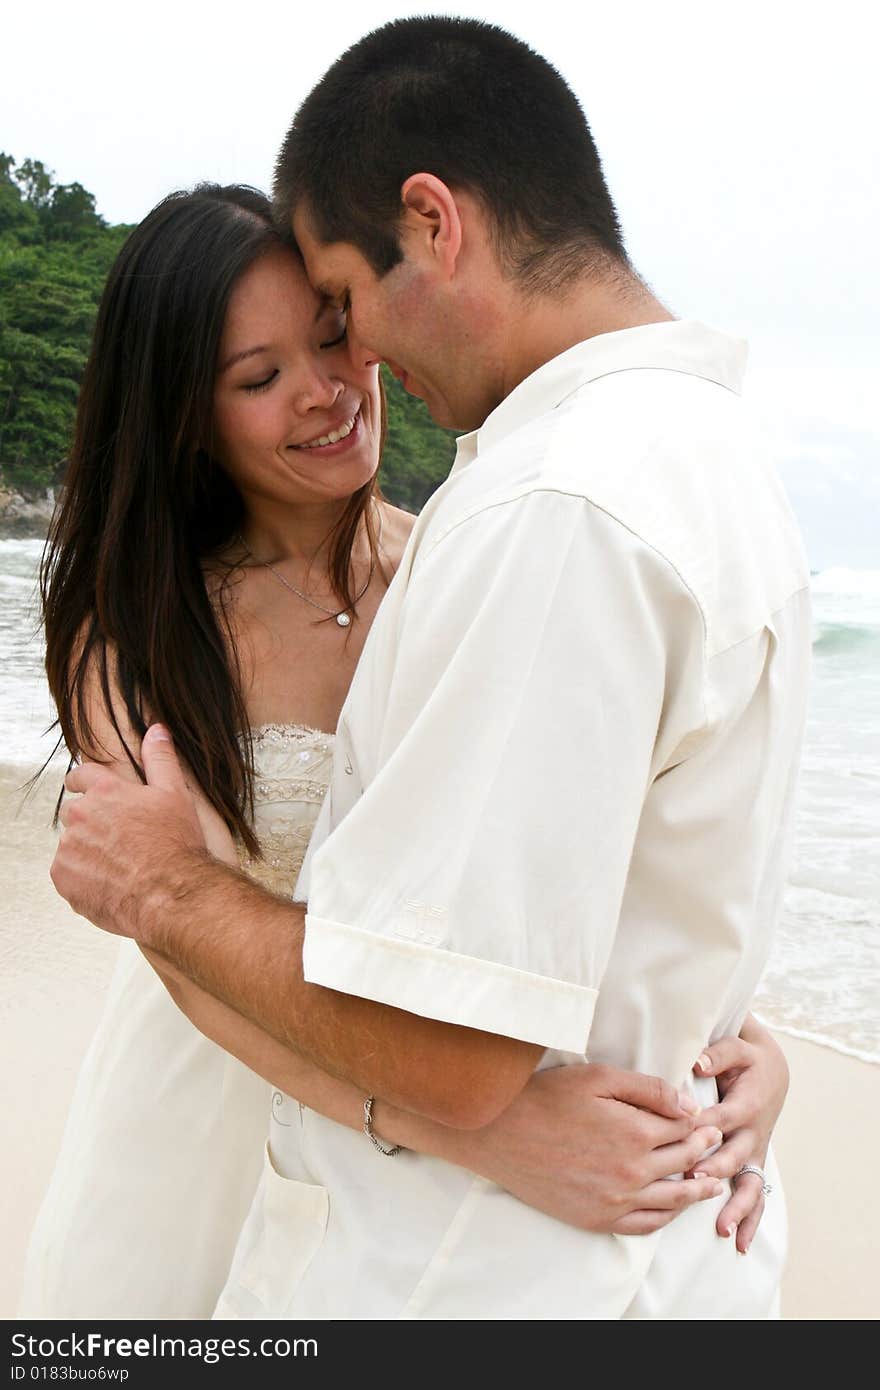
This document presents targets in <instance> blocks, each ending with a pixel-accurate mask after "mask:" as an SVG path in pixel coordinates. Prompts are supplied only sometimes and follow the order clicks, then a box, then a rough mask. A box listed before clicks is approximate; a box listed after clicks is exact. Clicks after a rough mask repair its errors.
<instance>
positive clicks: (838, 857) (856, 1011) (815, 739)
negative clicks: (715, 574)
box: [0, 540, 880, 1062]
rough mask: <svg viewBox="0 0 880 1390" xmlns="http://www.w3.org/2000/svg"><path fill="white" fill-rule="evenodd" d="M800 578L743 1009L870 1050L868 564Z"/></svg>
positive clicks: (877, 579) (29, 636)
mask: <svg viewBox="0 0 880 1390" xmlns="http://www.w3.org/2000/svg"><path fill="white" fill-rule="evenodd" d="M41 551H42V542H41V541H36V540H0V763H6V764H15V765H17V766H19V767H20V768H21V769H22V780H24V779H25V778H26V777H27V776H28V775H29V773H30V772H31V771H32V770H33V769H34V768H35V767H36V766H37V765H39V763H40V762H42V761H43V759H44V758H46V757H47V756H48V754H49V753H50V752H51V750H52V746H53V741H54V739H53V737H52V736H49V735H47V734H46V732H45V731H46V730H47V728H48V726H49V725H50V723H51V721H52V718H53V712H52V706H51V701H50V699H49V694H48V691H47V689H46V684H45V680H44V677H43V670H42V643H41V640H40V636H39V630H38V624H37V616H36V607H35V581H36V572H37V565H38V563H39V557H40V553H41ZM812 589H813V605H814V637H813V658H814V660H813V682H812V691H811V698H810V711H809V720H808V726H807V732H806V740H805V746H804V756H803V765H802V774H801V786H800V797H799V813H798V820H797V826H796V836H795V847H794V857H793V863H792V869H791V876H790V881H789V884H788V889H787V892H786V896H785V907H784V912H783V916H782V920H781V923H780V926H779V931H778V934H777V940H776V945H775V948H774V951H773V955H772V957H771V959H770V962H769V965H768V968H767V970H766V972H765V976H764V980H763V982H762V986H761V989H760V992H759V997H758V1000H757V1006H756V1007H757V1011H758V1012H759V1014H760V1015H761V1017H762V1018H764V1019H765V1020H766V1021H767V1022H768V1023H771V1024H772V1025H773V1026H774V1027H776V1028H781V1029H783V1030H784V1031H787V1032H790V1033H792V1034H794V1035H795V1036H799V1037H805V1038H809V1039H811V1040H813V1041H815V1042H818V1043H822V1044H824V1045H826V1046H829V1047H833V1048H836V1049H837V1050H839V1051H841V1052H846V1053H849V1054H851V1055H853V1056H856V1057H861V1058H862V1059H864V1060H865V1061H871V1062H880V571H874V570H848V569H830V570H826V571H823V572H822V573H820V574H817V575H814V576H813V580H812ZM62 768H63V763H62V762H61V760H60V758H59V761H58V770H59V772H60V771H61V769H62ZM53 775H55V774H53Z"/></svg>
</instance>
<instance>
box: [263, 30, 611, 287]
mask: <svg viewBox="0 0 880 1390" xmlns="http://www.w3.org/2000/svg"><path fill="white" fill-rule="evenodd" d="M421 172H426V173H431V174H435V175H436V176H437V177H438V178H440V179H442V180H443V181H444V182H445V183H447V184H448V185H449V186H450V188H452V189H463V190H467V191H468V192H469V193H470V194H472V195H474V196H476V197H477V198H478V199H479V200H480V201H481V202H482V204H483V206H484V208H485V209H486V211H487V213H488V214H489V216H490V220H491V223H492V226H493V231H494V234H495V235H494V243H495V248H496V252H497V254H498V257H499V261H500V263H501V265H502V267H503V268H504V269H505V271H506V272H507V273H509V274H510V275H511V276H513V277H514V278H515V279H517V280H518V281H519V282H520V283H521V284H522V285H523V286H524V287H525V288H528V289H531V290H536V291H548V290H554V289H558V288H559V287H561V286H562V285H564V284H565V283H566V282H567V281H569V280H570V279H572V278H573V277H575V276H578V275H580V274H583V273H584V272H585V271H587V270H590V269H593V268H595V267H596V266H597V265H606V266H607V265H608V264H609V262H610V263H611V264H612V265H615V266H616V268H617V269H618V270H620V269H621V266H627V265H628V262H627V257H626V249H625V247H624V244H623V237H622V234H621V230H620V224H619V222H618V219H617V212H616V210H615V207H614V203H613V202H612V199H611V195H610V193H609V191H608V186H607V184H606V182H605V177H604V175H603V173H602V165H601V162H600V160H599V154H598V151H597V150H596V146H595V144H594V142H593V137H592V135H591V134H590V128H589V126H588V125H587V121H586V118H585V116H584V113H583V111H582V110H581V107H580V105H579V103H578V100H577V98H576V97H575V95H574V93H573V92H572V91H571V89H570V88H569V87H568V85H567V84H566V82H565V81H564V80H563V78H562V77H561V76H560V75H559V73H558V72H557V71H556V69H555V68H554V67H552V66H551V64H550V63H548V62H547V61H546V59H544V58H542V57H540V56H539V55H538V54H537V53H534V52H533V51H532V50H531V49H530V48H529V47H528V46H527V45H526V44H524V43H522V42H521V41H520V40H519V39H516V38H514V37H513V36H512V35H510V34H508V33H505V31H504V30H503V29H498V28H496V27H495V26H494V25H491V24H485V23H482V22H481V21H479V20H471V19H452V18H443V17H436V16H430V17H425V18H415V19H400V20H395V21H394V22H393V23H391V24H386V25H385V26H383V28H381V29H377V30H375V31H374V32H373V33H371V34H367V35H366V37H365V38H363V39H361V40H360V41H359V42H358V43H356V44H355V45H354V46H353V47H352V48H350V49H349V50H348V51H347V52H346V53H344V54H343V55H342V57H341V58H339V59H338V60H337V61H336V62H335V63H334V64H333V66H332V67H331V68H330V69H329V71H328V72H327V73H326V74H325V76H324V77H323V78H322V80H321V81H320V82H319V83H318V85H317V86H316V87H315V88H314V90H313V91H312V92H311V93H310V95H309V96H308V97H307V98H306V100H305V101H304V102H303V104H302V106H301V107H300V109H299V111H298V112H297V114H296V117H295V118H294V122H293V125H292V126H291V128H290V130H289V132H288V134H287V138H286V140H285V142H284V145H283V148H282V150H281V154H280V155H279V157H278V164H277V166H276V172H275V186H274V199H275V214H276V217H277V218H278V219H279V221H280V223H281V224H282V225H283V226H284V227H285V228H286V229H287V230H288V231H289V228H290V220H291V217H292V215H293V212H294V210H295V209H296V207H297V206H298V205H299V204H300V203H303V204H305V206H306V207H307V208H308V210H309V213H310V215H311V218H312V221H313V223H314V229H315V231H316V233H317V235H318V238H319V240H321V241H322V242H324V243H328V242H335V241H345V242H349V243H351V244H352V245H354V246H356V247H357V248H358V249H359V250H360V251H361V253H362V254H363V255H364V257H365V258H366V259H367V261H368V262H369V263H370V265H371V266H372V267H373V269H374V270H375V271H376V273H377V274H378V275H384V274H385V273H386V272H387V271H389V270H391V269H392V267H393V266H395V265H396V264H397V263H398V262H399V261H400V260H401V259H402V253H401V249H400V236H399V224H400V220H401V217H402V215H403V211H404V209H403V205H402V203H401V199H400V190H401V186H402V184H403V183H404V182H405V181H406V179H407V178H408V177H409V176H410V175H411V174H415V173H421Z"/></svg>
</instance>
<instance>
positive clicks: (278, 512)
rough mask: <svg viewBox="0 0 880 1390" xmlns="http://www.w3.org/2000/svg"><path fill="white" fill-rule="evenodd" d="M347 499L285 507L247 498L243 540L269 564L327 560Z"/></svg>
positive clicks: (307, 562)
mask: <svg viewBox="0 0 880 1390" xmlns="http://www.w3.org/2000/svg"><path fill="white" fill-rule="evenodd" d="M348 501H349V499H348V498H347V497H346V498H343V499H342V500H341V501H340V500H338V499H335V498H334V499H331V500H328V501H327V502H315V503H302V504H300V503H295V504H294V503H291V504H290V505H287V506H285V505H281V504H279V503H277V502H274V501H273V502H270V501H269V500H268V499H266V498H260V497H256V498H254V497H246V498H245V516H244V520H243V522H242V525H241V536H242V539H243V540H244V542H245V544H246V546H247V548H248V549H249V550H250V551H251V552H252V553H253V555H254V556H255V557H257V558H259V559H260V560H267V561H268V562H269V563H270V564H277V563H279V562H280V561H283V560H297V561H302V562H303V563H305V564H307V565H308V566H309V567H311V566H313V565H315V564H321V563H325V562H328V561H329V556H330V548H331V544H332V539H333V532H334V529H335V527H336V526H337V524H338V523H339V521H340V519H341V518H342V516H343V514H344V512H345V509H346V507H347V506H348Z"/></svg>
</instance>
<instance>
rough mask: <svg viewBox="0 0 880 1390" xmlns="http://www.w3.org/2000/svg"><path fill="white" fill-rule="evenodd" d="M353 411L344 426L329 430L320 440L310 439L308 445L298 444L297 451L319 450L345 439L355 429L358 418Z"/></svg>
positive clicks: (356, 412) (356, 413)
mask: <svg viewBox="0 0 880 1390" xmlns="http://www.w3.org/2000/svg"><path fill="white" fill-rule="evenodd" d="M358 413H359V412H358V411H355V413H354V415H352V417H351V419H350V420H346V422H345V424H344V425H340V426H339V429H338V430H331V431H330V433H329V434H322V435H321V438H320V439H310V440H309V442H308V444H298V445H297V448H298V449H320V448H322V447H323V446H324V445H325V444H338V443H339V441H340V439H347V438H348V436H349V435H350V434H351V432H352V430H353V429H354V427H355V422H356V420H357V417H358Z"/></svg>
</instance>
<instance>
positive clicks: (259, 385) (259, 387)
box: [242, 368, 278, 396]
mask: <svg viewBox="0 0 880 1390" xmlns="http://www.w3.org/2000/svg"><path fill="white" fill-rule="evenodd" d="M277 375H278V370H277V368H276V369H275V371H273V372H270V373H269V375H268V376H267V377H265V378H264V380H263V381H256V382H254V384H253V385H252V386H244V387H243V388H242V389H243V390H244V391H247V393H248V395H251V396H252V395H253V394H254V393H255V392H256V391H266V390H268V388H269V387H270V386H271V385H272V382H273V381H274V380H275V378H276V376H277Z"/></svg>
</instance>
